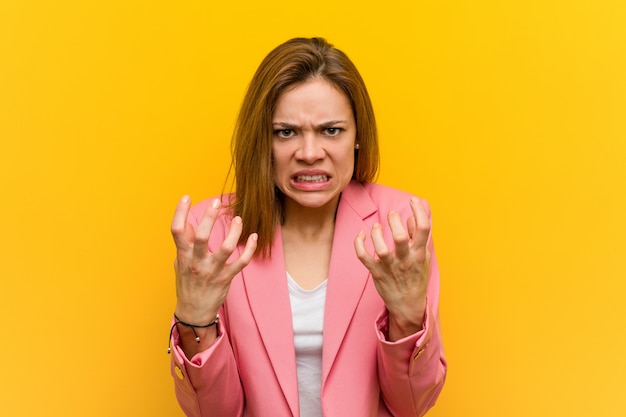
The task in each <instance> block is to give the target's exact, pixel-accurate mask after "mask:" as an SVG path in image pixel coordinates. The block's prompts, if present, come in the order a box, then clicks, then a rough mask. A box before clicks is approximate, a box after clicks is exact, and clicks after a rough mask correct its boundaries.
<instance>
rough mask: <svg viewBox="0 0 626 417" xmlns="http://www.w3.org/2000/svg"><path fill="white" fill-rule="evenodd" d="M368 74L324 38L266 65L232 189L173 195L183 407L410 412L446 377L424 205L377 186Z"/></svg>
mask: <svg viewBox="0 0 626 417" xmlns="http://www.w3.org/2000/svg"><path fill="white" fill-rule="evenodd" d="M377 141H378V139H377V133H376V124H375V119H374V113H373V110H372V104H371V102H370V99H369V96H368V93H367V90H366V87H365V84H364V83H363V80H362V79H361V77H360V75H359V73H358V71H357V69H356V68H355V66H354V65H353V63H352V62H351V61H350V60H349V59H348V57H347V56H346V55H345V54H344V53H343V52H341V51H339V50H338V49H336V48H334V47H333V46H332V45H330V44H328V43H327V42H326V41H325V40H323V39H320V38H313V39H304V38H297V39H292V40H290V41H287V42H285V43H284V44H282V45H280V46H278V47H277V48H276V49H274V50H273V51H272V52H270V53H269V55H268V56H267V57H266V58H265V59H264V60H263V62H262V63H261V65H260V66H259V68H258V70H257V71H256V73H255V75H254V77H253V79H252V82H251V84H250V87H249V89H248V92H247V94H246V96H245V99H244V102H243V105H242V108H241V112H240V115H239V119H238V122H237V127H236V130H235V133H234V136H233V159H234V161H233V163H234V170H235V182H236V192H235V193H233V194H229V195H223V196H221V197H219V198H214V199H209V200H206V201H203V202H201V203H199V204H197V205H195V206H193V207H191V202H190V200H189V198H188V197H183V198H182V199H181V201H180V202H179V203H178V206H177V208H176V212H175V214H174V219H173V222H172V235H173V237H174V241H175V243H176V247H177V257H176V263H175V266H176V290H177V304H176V311H175V318H174V322H173V326H172V337H171V345H172V374H173V375H174V381H175V390H176V395H177V398H178V401H179V403H180V405H181V407H182V409H183V410H184V411H185V413H186V414H187V415H189V416H224V417H231V416H263V417H282V416H295V417H297V416H301V417H321V416H324V417H335V416H338V417H347V416H350V417H352V416H356V417H365V416H377V417H378V416H379V417H382V416H395V417H405V416H406V417H409V416H410V417H415V416H421V415H423V414H425V413H426V411H427V410H428V409H429V408H430V407H432V405H433V404H434V403H435V401H436V399H437V397H438V395H439V392H440V391H441V389H442V387H443V384H444V380H445V375H446V361H445V359H444V354H443V347H442V341H441V333H440V329H439V313H438V301H439V270H438V267H437V261H436V258H435V252H434V248H433V243H432V239H431V222H430V211H429V207H428V205H427V203H426V202H425V201H424V200H421V199H418V198H416V197H414V196H411V195H410V194H407V193H405V192H402V191H398V190H394V189H392V188H389V187H385V186H382V185H378V184H374V183H373V182H372V181H373V180H374V178H375V176H376V173H377V169H378V160H379V154H378V142H377Z"/></svg>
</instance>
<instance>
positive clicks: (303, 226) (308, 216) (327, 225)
mask: <svg viewBox="0 0 626 417" xmlns="http://www.w3.org/2000/svg"><path fill="white" fill-rule="evenodd" d="M338 203H339V199H338V198H337V199H335V200H333V201H331V202H329V203H328V204H326V205H325V206H323V207H318V208H310V207H302V206H300V205H296V204H293V202H290V201H286V202H285V208H284V210H285V216H284V221H283V224H282V229H283V231H288V232H289V233H290V234H295V235H299V236H300V238H304V239H307V240H316V239H319V238H325V237H327V236H328V234H329V233H330V234H331V238H332V232H333V231H334V229H335V213H336V212H337V204H338Z"/></svg>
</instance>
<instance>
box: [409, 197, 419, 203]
mask: <svg viewBox="0 0 626 417" xmlns="http://www.w3.org/2000/svg"><path fill="white" fill-rule="evenodd" d="M411 202H412V203H415V204H417V203H419V202H420V199H419V198H417V197H411Z"/></svg>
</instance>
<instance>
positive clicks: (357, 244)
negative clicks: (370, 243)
mask: <svg viewBox="0 0 626 417" xmlns="http://www.w3.org/2000/svg"><path fill="white" fill-rule="evenodd" d="M354 250H355V252H356V257H357V258H359V260H360V261H361V263H362V264H363V265H364V266H365V267H366V268H367V269H369V270H370V272H371V271H372V269H373V268H374V267H375V266H376V260H375V259H374V257H373V256H372V255H370V254H369V252H367V249H365V232H364V231H361V232H359V234H358V235H357V236H356V238H355V239H354Z"/></svg>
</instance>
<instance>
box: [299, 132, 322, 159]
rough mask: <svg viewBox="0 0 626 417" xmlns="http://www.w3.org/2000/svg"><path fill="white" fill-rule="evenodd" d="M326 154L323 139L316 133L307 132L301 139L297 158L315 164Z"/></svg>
mask: <svg viewBox="0 0 626 417" xmlns="http://www.w3.org/2000/svg"><path fill="white" fill-rule="evenodd" d="M325 155H326V152H325V151H324V147H323V146H322V143H321V141H320V140H319V138H318V137H317V136H316V135H315V134H314V133H306V134H304V135H303V136H302V138H301V140H300V146H299V147H298V150H297V151H296V159H298V160H299V161H302V162H306V163H307V164H313V163H315V162H316V161H319V160H320V159H323V158H324V156H325Z"/></svg>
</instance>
